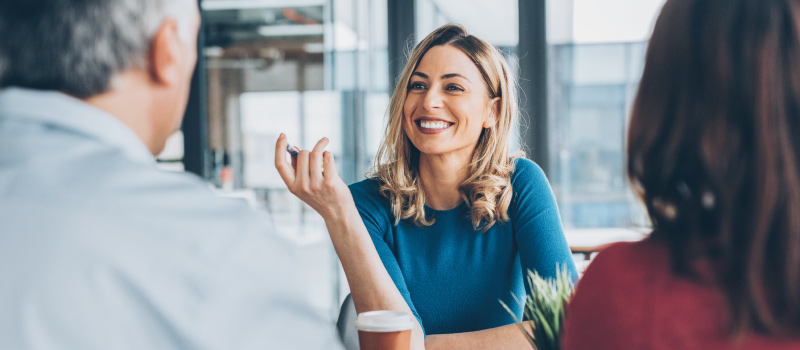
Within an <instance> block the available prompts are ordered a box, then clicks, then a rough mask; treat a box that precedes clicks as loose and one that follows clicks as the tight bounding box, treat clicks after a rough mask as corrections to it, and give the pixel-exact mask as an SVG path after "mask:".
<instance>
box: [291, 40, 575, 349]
mask: <svg viewBox="0 0 800 350" xmlns="http://www.w3.org/2000/svg"><path fill="white" fill-rule="evenodd" d="M516 109H517V107H516V96H515V92H514V85H513V82H512V81H511V76H510V72H509V69H508V66H507V65H506V63H505V61H504V59H503V57H502V55H501V54H500V53H499V52H498V51H497V50H496V49H495V48H494V47H492V46H491V45H489V44H487V43H486V42H484V41H482V40H480V39H478V38H476V37H474V36H471V35H469V34H468V33H467V32H466V31H465V30H464V28H462V27H460V26H457V25H445V26H443V27H441V28H439V29H437V30H436V31H434V32H433V33H431V34H430V35H428V37H426V38H425V39H424V40H423V41H422V42H420V43H419V44H418V45H417V47H416V48H415V49H414V50H413V52H412V54H411V57H410V59H409V62H408V64H407V65H406V67H405V70H404V71H403V74H402V76H401V79H400V81H399V82H398V85H397V88H396V89H395V92H394V94H393V96H392V100H391V105H390V108H389V122H388V125H387V127H386V134H385V137H384V140H383V143H382V145H381V147H380V150H379V153H378V156H377V159H376V166H375V168H374V171H373V173H372V174H371V176H370V177H369V178H368V179H367V180H364V181H361V182H358V183H355V184H352V185H350V187H349V189H348V187H347V186H345V184H344V183H343V182H342V180H341V179H340V178H339V177H338V175H337V174H336V169H335V167H334V164H333V159H332V157H331V155H330V153H328V152H323V150H324V147H325V145H327V140H326V139H323V140H321V141H320V142H319V143H318V144H317V145H316V147H314V149H313V150H312V151H311V152H307V151H301V152H300V153H299V154H298V156H297V161H296V163H295V164H294V166H292V165H290V164H288V163H287V162H286V156H285V155H284V154H283V153H282V152H283V150H284V149H285V148H286V140H285V137H284V136H281V137H280V139H279V140H278V145H277V149H278V151H277V152H278V153H277V154H276V167H277V168H278V171H279V172H280V173H281V176H282V177H283V179H284V181H285V182H286V183H287V185H288V186H289V189H290V190H291V191H292V193H294V194H295V195H297V196H298V197H299V198H301V199H302V200H303V201H305V202H306V203H308V204H309V205H311V207H313V208H314V209H315V210H317V211H318V212H319V213H320V214H321V215H322V216H323V218H324V219H325V222H326V224H327V227H328V230H329V232H330V235H331V239H332V241H333V244H334V248H335V249H336V252H337V254H338V255H339V257H340V259H341V262H342V266H343V268H344V271H345V274H346V275H347V280H348V282H349V284H350V289H351V293H352V296H353V301H354V303H355V307H356V310H357V312H359V313H360V312H365V311H370V310H378V309H391V310H400V311H406V312H409V313H413V315H414V316H415V317H416V319H417V321H418V325H417V327H416V328H415V331H414V332H412V334H413V335H412V348H414V349H422V348H423V347H424V348H428V349H439V348H458V349H470V348H485V347H490V348H493V349H502V348H504V347H508V348H514V347H517V346H527V342H526V340H525V338H524V337H523V336H522V333H521V332H520V330H519V329H518V328H517V326H516V325H513V324H512V323H513V318H512V317H511V316H510V315H509V314H508V313H507V312H506V311H505V310H504V309H503V307H502V306H501V305H500V303H499V302H498V300H502V301H504V302H505V303H506V304H508V305H517V303H516V302H515V301H514V299H513V296H516V297H517V298H519V299H520V300H522V299H524V297H525V292H526V287H527V286H525V283H524V282H523V280H524V279H523V271H526V270H528V269H530V270H534V271H538V272H539V273H540V274H543V275H545V276H553V275H554V274H555V270H556V266H557V265H559V264H562V265H566V266H567V267H568V268H569V270H570V272H571V273H572V274H573V276H575V275H576V273H575V268H574V265H573V263H572V258H571V254H570V252H569V249H568V247H567V244H566V240H565V239H564V234H563V232H562V229H561V223H560V220H559V215H558V210H557V208H556V203H555V200H554V198H553V195H552V192H551V190H550V187H549V185H548V183H547V180H546V178H545V176H544V174H543V173H542V171H541V170H540V169H539V167H537V166H536V165H535V164H534V163H533V162H531V161H529V160H527V159H522V158H514V157H510V156H509V154H508V153H509V151H508V139H509V131H510V129H511V125H512V123H513V122H514V119H513V118H514V115H515V114H516ZM512 295H513V296H512ZM515 311H516V314H517V316H518V317H519V316H520V315H521V312H522V310H521V308H517V309H516V310H515ZM426 335H427V336H426Z"/></svg>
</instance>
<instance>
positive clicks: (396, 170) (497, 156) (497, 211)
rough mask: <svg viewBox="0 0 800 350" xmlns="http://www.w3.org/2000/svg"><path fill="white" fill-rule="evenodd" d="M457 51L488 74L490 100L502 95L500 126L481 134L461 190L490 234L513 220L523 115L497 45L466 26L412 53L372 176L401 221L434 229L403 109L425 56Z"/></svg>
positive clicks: (453, 27) (441, 33) (438, 34)
mask: <svg viewBox="0 0 800 350" xmlns="http://www.w3.org/2000/svg"><path fill="white" fill-rule="evenodd" d="M440 45H447V46H451V47H455V48H457V49H459V50H461V51H462V52H463V53H464V54H466V55H467V56H468V57H469V58H470V59H471V60H472V62H473V63H474V64H475V66H476V67H477V68H478V70H479V71H480V73H481V75H482V76H483V79H484V82H485V83H486V88H487V91H488V92H489V98H495V97H500V111H499V115H498V116H497V122H496V123H495V125H494V126H492V127H490V128H485V129H483V131H482V132H481V135H480V138H479V139H478V144H477V146H476V147H475V151H474V152H473V154H472V160H471V161H470V164H469V166H468V174H469V175H468V177H467V179H466V180H464V182H463V183H461V185H460V186H459V190H460V192H461V196H462V198H464V201H465V202H466V203H467V205H469V206H470V209H471V211H472V215H471V218H472V226H473V227H474V228H475V230H476V231H477V230H481V231H482V232H486V231H487V230H488V229H489V228H491V227H492V226H493V225H494V224H495V223H496V222H497V221H498V220H500V221H501V222H506V221H508V219H509V218H508V207H509V205H510V204H511V196H512V188H511V173H512V172H513V171H514V159H515V158H516V157H519V156H520V155H521V154H515V155H514V156H513V157H509V151H508V148H509V145H508V134H509V132H510V130H511V126H512V124H513V123H514V118H515V116H516V114H517V94H516V89H515V85H514V82H513V78H512V76H511V74H510V73H511V72H510V70H509V68H508V65H507V64H506V62H505V59H504V58H503V55H502V54H501V53H500V51H498V50H497V49H496V48H495V47H494V46H492V45H490V44H488V43H486V42H485V41H483V40H481V39H478V38H476V37H474V36H472V35H470V34H469V33H467V31H466V29H464V27H462V26H460V25H457V24H447V25H444V26H442V27H440V28H438V29H436V30H435V31H434V32H433V33H431V34H429V35H428V36H427V37H426V38H425V39H424V40H422V42H420V43H419V44H417V46H416V47H415V48H414V50H413V51H412V52H411V55H410V57H409V60H408V63H407V64H406V66H405V68H404V69H403V73H402V74H401V76H400V79H399V80H398V82H397V86H396V87H395V89H394V93H393V94H392V99H391V103H390V105H389V115H388V123H387V125H386V130H385V134H384V138H383V141H382V142H381V146H380V148H379V149H378V153H377V155H376V157H375V166H374V167H373V169H372V171H371V172H370V173H369V174H368V177H371V178H377V179H378V180H379V181H380V182H381V186H380V193H381V194H382V195H383V196H385V197H386V198H389V200H390V201H391V203H392V211H393V214H394V217H395V225H397V224H399V223H400V220H403V219H411V220H412V221H413V222H414V223H416V224H417V225H419V226H430V225H433V223H434V219H433V218H430V219H429V218H426V217H425V190H424V189H423V188H422V182H421V181H420V178H419V168H418V167H419V150H418V149H417V148H416V147H415V146H414V145H413V144H412V143H411V141H410V140H409V138H408V136H406V134H405V132H404V131H403V117H404V116H403V105H404V104H405V101H406V96H407V95H408V84H409V82H410V80H411V74H412V73H414V70H416V68H417V65H418V64H419V62H420V60H421V59H422V57H423V56H424V55H425V53H426V52H428V50H430V49H431V48H432V47H434V46H440Z"/></svg>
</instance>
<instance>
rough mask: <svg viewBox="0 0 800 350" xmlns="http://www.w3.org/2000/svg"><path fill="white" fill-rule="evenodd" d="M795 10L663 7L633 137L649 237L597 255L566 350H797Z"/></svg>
mask: <svg viewBox="0 0 800 350" xmlns="http://www.w3.org/2000/svg"><path fill="white" fill-rule="evenodd" d="M799 136H800V1H796V0H769V1H765V0H668V1H667V2H666V4H665V5H664V8H663V9H662V11H661V14H660V16H659V18H658V20H657V22H656V25H655V29H654V32H653V36H652V38H651V40H650V45H649V48H648V50H647V56H646V63H645V68H644V73H643V76H642V80H641V83H640V85H639V91H638V94H637V96H636V99H635V102H634V108H633V114H632V116H631V124H630V129H629V134H628V160H627V162H628V176H629V178H630V180H631V183H632V185H633V187H634V188H635V189H636V191H637V192H638V193H639V195H640V196H641V198H642V199H643V200H644V202H645V203H646V205H647V210H648V212H649V215H650V218H651V220H652V223H653V233H652V235H651V237H649V238H648V239H646V240H644V241H642V242H638V243H624V244H619V245H616V246H612V247H610V248H608V249H607V250H606V251H603V252H602V253H600V254H599V255H598V257H597V258H596V260H595V261H594V262H593V263H592V265H591V266H589V268H588V270H587V271H586V274H585V275H584V277H583V279H582V280H581V281H580V283H579V284H578V289H577V292H576V294H575V296H574V298H573V300H572V302H571V304H570V307H569V310H568V314H567V322H566V328H565V338H564V345H565V348H567V349H588V348H592V349H730V348H740V347H741V348H742V349H790V348H791V349H798V348H800V337H798V335H800V138H798V137H799Z"/></svg>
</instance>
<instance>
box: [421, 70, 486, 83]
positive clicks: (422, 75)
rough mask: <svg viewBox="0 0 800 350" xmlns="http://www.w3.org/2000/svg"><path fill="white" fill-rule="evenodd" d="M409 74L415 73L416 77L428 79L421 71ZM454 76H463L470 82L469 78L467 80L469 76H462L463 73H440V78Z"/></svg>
mask: <svg viewBox="0 0 800 350" xmlns="http://www.w3.org/2000/svg"><path fill="white" fill-rule="evenodd" d="M411 75H416V76H418V77H422V78H423V79H428V75H427V74H425V73H422V72H414V73H411ZM456 77H458V78H464V80H466V81H468V82H470V83H471V82H472V81H471V80H469V78H467V77H465V76H463V75H461V74H459V73H448V74H445V75H442V79H450V78H456Z"/></svg>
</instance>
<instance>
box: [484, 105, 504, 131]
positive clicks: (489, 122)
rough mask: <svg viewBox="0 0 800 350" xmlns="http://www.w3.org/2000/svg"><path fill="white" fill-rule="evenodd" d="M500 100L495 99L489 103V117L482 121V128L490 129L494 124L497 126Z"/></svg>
mask: <svg viewBox="0 0 800 350" xmlns="http://www.w3.org/2000/svg"><path fill="white" fill-rule="evenodd" d="M501 102H502V99H500V97H495V98H493V99H492V101H491V102H489V117H488V118H486V120H484V121H483V127H484V128H491V127H493V126H494V125H495V124H497V118H498V116H499V115H500V109H501V108H502V104H501Z"/></svg>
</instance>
